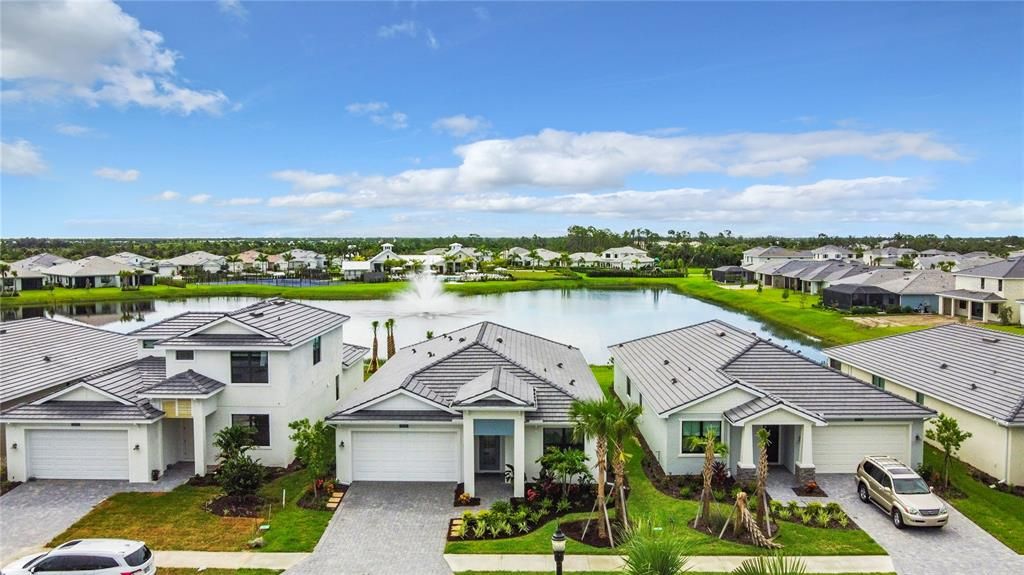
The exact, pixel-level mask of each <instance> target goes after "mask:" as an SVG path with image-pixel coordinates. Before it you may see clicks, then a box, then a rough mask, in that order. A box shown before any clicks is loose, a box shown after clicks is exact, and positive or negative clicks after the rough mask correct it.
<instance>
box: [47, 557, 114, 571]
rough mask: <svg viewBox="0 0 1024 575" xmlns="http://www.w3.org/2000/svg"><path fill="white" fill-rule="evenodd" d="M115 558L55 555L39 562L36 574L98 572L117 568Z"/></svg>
mask: <svg viewBox="0 0 1024 575" xmlns="http://www.w3.org/2000/svg"><path fill="white" fill-rule="evenodd" d="M117 566H118V565H117V561H116V560H115V559H114V558H113V557H98V556H95V555H55V556H53V557H47V558H46V559H44V560H43V561H40V562H39V565H38V566H36V568H35V572H37V573H38V572H53V571H98V570H100V569H114V568H117Z"/></svg>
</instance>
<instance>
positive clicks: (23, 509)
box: [0, 468, 191, 566]
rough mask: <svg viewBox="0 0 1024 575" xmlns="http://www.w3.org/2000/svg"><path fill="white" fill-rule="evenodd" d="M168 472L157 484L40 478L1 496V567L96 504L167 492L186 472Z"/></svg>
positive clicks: (178, 482)
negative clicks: (129, 493) (113, 498)
mask: <svg viewBox="0 0 1024 575" xmlns="http://www.w3.org/2000/svg"><path fill="white" fill-rule="evenodd" d="M190 469H191V468H185V470H184V471H182V470H181V469H178V468H172V469H170V470H168V472H167V473H166V474H164V476H163V477H162V478H160V481H157V482H156V483H128V482H127V481H95V480H72V479H68V480H64V479H41V480H38V481H29V482H27V483H23V484H21V485H19V486H18V487H16V488H14V489H13V490H12V491H11V492H9V493H6V494H4V495H3V496H2V497H0V566H2V565H6V564H7V563H9V562H11V561H13V560H14V559H17V558H18V557H21V556H22V555H26V554H28V553H30V552H32V551H35V550H36V549H39V548H40V547H43V546H44V545H46V544H47V543H49V542H50V540H51V539H53V538H54V537H56V536H57V535H60V534H61V533H63V532H64V530H65V529H67V528H68V527H71V526H72V525H73V524H74V523H75V522H76V521H78V520H79V519H81V518H82V516H83V515H85V514H86V513H88V512H89V511H90V510H92V508H93V507H95V506H96V505H97V504H99V503H100V502H101V501H103V500H105V499H106V498H108V497H110V496H111V495H113V494H115V493H120V492H122V491H170V490H171V489H174V488H175V487H177V486H178V485H181V484H182V483H184V482H185V481H187V480H188V478H189V470H190Z"/></svg>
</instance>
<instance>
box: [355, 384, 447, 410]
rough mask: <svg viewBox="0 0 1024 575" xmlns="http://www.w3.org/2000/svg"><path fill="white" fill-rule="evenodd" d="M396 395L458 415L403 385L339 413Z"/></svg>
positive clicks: (360, 408) (361, 407)
mask: <svg viewBox="0 0 1024 575" xmlns="http://www.w3.org/2000/svg"><path fill="white" fill-rule="evenodd" d="M396 395H405V396H407V397H411V398H412V399H415V400H417V401H420V402H421V403H423V404H424V405H427V406H429V407H432V408H434V409H438V410H440V411H444V412H446V413H451V414H452V415H458V414H459V413H458V412H457V411H455V410H453V409H450V408H449V407H448V406H446V405H442V404H440V403H437V402H434V401H432V400H430V399H427V398H426V397H423V396H422V395H417V394H415V393H412V392H411V391H409V390H408V389H406V388H404V387H399V388H396V389H393V390H391V391H389V392H387V393H385V394H384V395H379V396H377V397H375V398H373V399H368V400H366V401H364V402H363V403H360V404H359V405H356V406H353V407H350V408H348V409H346V410H345V411H342V412H341V413H342V414H344V415H351V414H353V413H356V412H357V411H362V410H364V409H366V408H367V407H370V406H371V405H376V404H378V403H380V402H382V401H384V400H386V399H391V398H392V397H394V396H396Z"/></svg>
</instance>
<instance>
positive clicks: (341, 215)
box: [320, 210, 352, 222]
mask: <svg viewBox="0 0 1024 575" xmlns="http://www.w3.org/2000/svg"><path fill="white" fill-rule="evenodd" d="M351 215H352V212H350V211H349V210H334V211H330V212H327V213H326V214H324V215H322V216H320V221H322V222H341V221H344V220H347V219H348V218H349V217H350V216H351Z"/></svg>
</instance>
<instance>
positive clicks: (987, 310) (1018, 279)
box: [938, 258, 1024, 325]
mask: <svg viewBox="0 0 1024 575" xmlns="http://www.w3.org/2000/svg"><path fill="white" fill-rule="evenodd" d="M953 275H954V277H955V287H954V289H951V290H947V291H943V292H939V294H938V295H939V297H940V298H942V307H941V310H940V312H939V313H941V314H942V315H948V316H954V317H966V318H969V319H973V320H977V321H984V322H998V321H1001V319H1000V317H999V313H1000V311H1001V310H1002V309H1003V308H1004V307H1005V308H1006V309H1008V310H1009V311H1008V312H1006V313H1008V314H1009V320H1010V322H1012V323H1020V324H1021V325H1024V312H1022V311H1024V310H1022V306H1024V304H1022V302H1024V258H1016V259H1012V260H1002V261H998V262H995V263H991V264H985V265H983V266H978V267H975V268H971V269H968V270H963V271H959V272H956V273H955V274H953Z"/></svg>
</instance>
